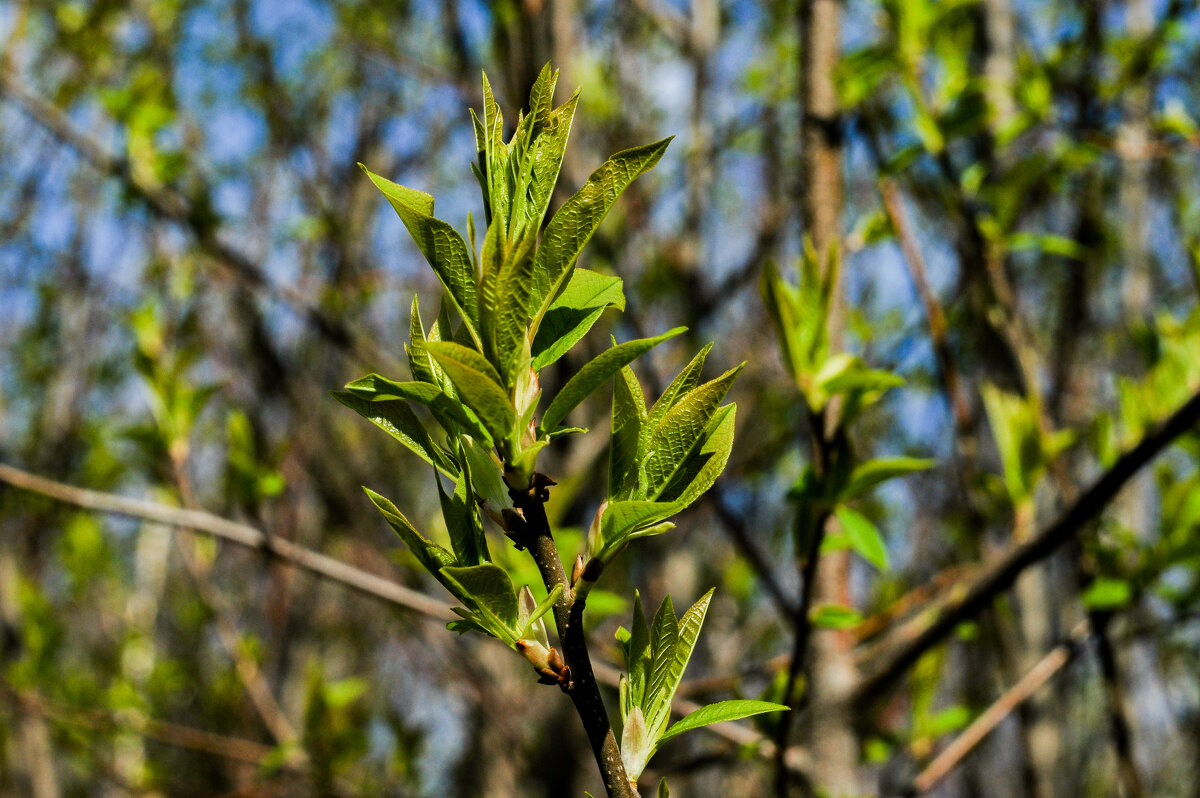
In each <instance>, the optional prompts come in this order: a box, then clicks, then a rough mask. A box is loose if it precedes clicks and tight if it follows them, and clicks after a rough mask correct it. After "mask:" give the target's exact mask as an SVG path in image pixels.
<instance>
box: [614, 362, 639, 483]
mask: <svg viewBox="0 0 1200 798" xmlns="http://www.w3.org/2000/svg"><path fill="white" fill-rule="evenodd" d="M647 420H648V419H647V416H646V398H645V395H644V394H643V393H642V386H641V384H640V383H639V382H638V379H637V376H636V375H635V374H634V373H633V369H631V368H630V367H629V366H625V367H624V368H622V369H621V371H620V372H619V373H618V374H617V375H616V377H615V378H614V379H613V408H612V438H611V443H610V445H609V446H610V448H609V472H608V473H609V476H608V496H609V498H611V499H626V498H629V497H630V496H632V495H633V492H634V490H635V489H636V487H637V467H636V466H637V456H638V445H639V444H638V441H639V439H640V438H641V436H642V430H643V428H644V427H645V425H646V423H647Z"/></svg>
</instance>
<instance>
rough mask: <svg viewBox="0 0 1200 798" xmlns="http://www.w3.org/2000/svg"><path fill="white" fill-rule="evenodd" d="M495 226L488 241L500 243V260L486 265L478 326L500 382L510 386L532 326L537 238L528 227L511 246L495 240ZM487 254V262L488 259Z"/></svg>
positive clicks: (504, 385) (486, 245) (486, 244)
mask: <svg viewBox="0 0 1200 798" xmlns="http://www.w3.org/2000/svg"><path fill="white" fill-rule="evenodd" d="M496 229H497V228H496V227H495V226H493V227H492V229H491V230H489V231H488V240H487V242H485V244H484V247H485V250H486V249H487V248H488V246H489V244H491V245H495V246H500V247H501V248H502V251H501V252H500V253H499V257H498V260H499V262H498V263H497V264H496V265H495V266H494V267H490V268H486V267H485V269H484V274H483V281H482V283H481V284H480V289H479V292H480V293H479V296H480V302H479V326H480V333H481V334H482V336H483V343H484V351H485V352H487V353H488V356H489V359H490V361H491V362H492V363H495V364H497V366H498V368H499V372H500V376H501V377H502V380H501V381H500V384H501V385H502V386H503V387H504V388H505V389H510V388H511V387H512V385H513V383H514V381H515V376H516V369H517V368H519V367H520V366H521V365H522V363H521V360H522V359H523V358H522V355H523V354H524V348H525V343H526V332H527V329H528V326H529V316H530V315H531V313H532V311H533V309H532V308H531V307H530V301H531V299H530V296H531V294H530V292H531V289H532V285H533V283H532V275H533V247H534V244H535V243H536V242H537V229H536V228H530V229H528V230H526V231H525V232H524V233H523V234H522V235H521V236H520V237H519V238H518V239H516V240H515V241H513V242H512V245H511V246H508V245H507V244H506V243H504V242H501V243H500V244H498V245H496V244H494V243H493V241H494V236H493V235H492V233H493V231H494V230H496ZM487 261H488V257H486V256H485V258H484V262H485V263H487Z"/></svg>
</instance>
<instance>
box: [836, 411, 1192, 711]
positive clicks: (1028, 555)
mask: <svg viewBox="0 0 1200 798" xmlns="http://www.w3.org/2000/svg"><path fill="white" fill-rule="evenodd" d="M1198 421H1200V392H1197V393H1195V394H1193V395H1192V397H1191V398H1190V399H1188V401H1187V402H1185V403H1184V404H1183V406H1182V407H1180V408H1179V409H1178V410H1176V411H1175V412H1174V413H1173V414H1172V415H1171V416H1170V417H1169V418H1168V419H1167V420H1166V421H1164V422H1163V423H1162V424H1160V425H1158V426H1157V427H1155V428H1154V429H1152V430H1150V431H1149V432H1147V433H1146V434H1145V435H1144V436H1143V437H1142V439H1141V441H1140V442H1139V443H1138V444H1137V445H1136V446H1134V447H1133V448H1132V449H1130V450H1129V451H1128V452H1126V453H1125V454H1123V455H1122V456H1121V457H1120V458H1118V459H1117V461H1116V462H1115V463H1114V464H1113V465H1112V467H1111V468H1110V469H1109V470H1108V471H1106V472H1105V473H1104V474H1103V475H1102V476H1101V477H1100V478H1099V479H1097V480H1096V481H1095V482H1093V483H1092V485H1091V487H1089V488H1088V489H1087V490H1086V491H1084V492H1083V494H1082V495H1080V496H1079V498H1078V499H1076V500H1075V501H1074V502H1073V503H1072V504H1071V505H1070V506H1069V507H1068V508H1067V509H1066V511H1065V512H1063V513H1062V514H1061V515H1060V516H1059V517H1058V519H1057V520H1055V521H1054V522H1053V523H1051V524H1050V525H1049V526H1047V527H1045V528H1044V529H1042V530H1040V531H1039V532H1037V533H1036V534H1034V535H1033V536H1032V537H1030V538H1029V539H1028V540H1027V541H1025V542H1023V543H1019V544H1016V545H1013V546H1012V547H1011V548H1009V550H1008V551H1007V552H1006V553H1005V554H1003V555H1002V556H1000V557H999V558H997V559H996V560H995V561H994V562H993V563H991V564H990V565H985V566H983V567H982V568H981V569H980V570H979V572H978V574H977V575H976V576H974V577H972V578H971V579H970V581H969V582H967V583H966V584H964V585H963V587H962V589H961V590H960V591H958V594H957V596H956V597H954V598H952V599H951V600H950V601H948V602H947V603H946V606H945V607H944V608H943V609H941V610H940V611H939V612H938V613H937V614H936V615H935V616H934V617H933V618H932V619H931V620H929V621H928V625H926V626H925V627H924V628H923V629H921V630H920V631H918V632H916V633H915V634H912V635H911V636H910V637H908V639H905V640H901V641H900V642H899V643H898V644H896V645H894V646H889V645H888V643H887V641H885V642H884V644H883V645H882V647H880V648H878V649H876V650H877V651H878V652H879V653H878V654H876V655H874V656H872V657H870V658H869V659H868V661H867V663H866V668H867V670H866V671H865V672H864V674H863V677H862V679H861V680H860V681H859V683H858V686H857V687H856V689H855V691H854V700H855V701H856V702H858V703H861V702H863V701H869V700H871V699H873V698H875V697H876V696H877V695H878V694H879V693H880V692H881V691H883V690H884V689H886V687H887V686H888V685H889V684H890V683H891V682H892V681H893V680H894V679H895V678H896V677H898V676H899V675H900V674H901V673H903V672H904V671H905V670H906V669H907V668H908V667H909V666H910V665H912V664H913V663H914V662H916V660H917V659H918V658H919V657H920V656H921V655H922V654H923V653H925V652H926V651H928V650H929V649H930V648H932V647H933V646H935V645H937V644H938V643H940V642H941V641H942V640H944V639H945V638H946V637H947V636H948V635H949V634H950V633H951V632H953V631H954V628H955V627H956V626H958V624H960V623H962V622H963V621H966V620H969V619H971V618H973V617H974V616H975V615H977V614H978V613H979V612H981V611H982V610H984V609H986V608H987V607H988V606H990V605H991V603H992V601H993V600H994V599H995V598H996V596H998V595H999V594H1000V593H1002V592H1003V591H1005V590H1007V589H1008V588H1009V587H1011V586H1012V584H1013V582H1015V581H1016V578H1017V577H1018V576H1019V575H1020V574H1021V573H1022V572H1023V571H1024V570H1025V569H1026V568H1028V567H1030V566H1031V565H1036V564H1037V563H1039V562H1041V561H1042V560H1044V559H1045V558H1046V557H1048V556H1050V555H1051V554H1053V553H1054V552H1055V551H1056V550H1057V549H1058V548H1059V547H1060V546H1061V545H1063V544H1064V543H1067V542H1068V541H1070V540H1073V539H1074V538H1075V536H1076V535H1077V534H1078V533H1079V532H1080V530H1082V529H1083V527H1084V526H1086V525H1087V524H1088V523H1089V522H1091V521H1092V520H1094V519H1095V518H1096V517H1097V516H1099V515H1100V513H1101V512H1103V510H1104V509H1105V508H1106V507H1107V506H1108V504H1109V502H1111V501H1112V500H1113V498H1114V497H1115V496H1116V495H1117V493H1118V492H1119V491H1120V490H1121V488H1122V487H1124V485H1125V483H1126V482H1128V481H1129V480H1130V479H1131V478H1132V477H1133V476H1134V475H1135V474H1136V473H1137V472H1138V471H1139V470H1141V468H1142V467H1143V466H1145V465H1146V464H1147V463H1149V462H1150V461H1151V460H1153V459H1154V458H1155V457H1156V456H1158V454H1159V453H1160V452H1162V451H1163V450H1164V449H1165V448H1166V447H1167V446H1169V445H1170V444H1171V443H1172V442H1173V441H1174V440H1175V439H1176V438H1178V437H1180V436H1181V435H1183V434H1185V433H1187V432H1188V431H1190V430H1191V429H1193V428H1194V427H1195V426H1196V424H1197V422H1198Z"/></svg>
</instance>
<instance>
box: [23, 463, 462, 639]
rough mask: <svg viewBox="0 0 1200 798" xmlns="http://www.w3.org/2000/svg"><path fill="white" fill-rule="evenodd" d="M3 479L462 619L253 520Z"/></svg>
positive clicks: (28, 479) (31, 479)
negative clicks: (267, 530) (214, 540)
mask: <svg viewBox="0 0 1200 798" xmlns="http://www.w3.org/2000/svg"><path fill="white" fill-rule="evenodd" d="M0 482H5V483H8V484H9V485H12V486H13V487H16V488H20V489H22V490H27V491H30V492H32V493H38V494H41V495H43V496H47V497H49V498H52V499H56V500H58V501H61V502H65V503H67V504H73V505H75V506H76V507H83V508H85V509H88V510H97V511H99V512H104V513H113V514H115V515H123V516H126V517H129V518H140V519H143V520H146V521H155V522H157V523H160V524H166V525H168V526H173V527H180V528H183V529H191V530H194V531H196V532H203V533H205V534H208V535H212V536H214V537H218V538H221V539H222V540H227V541H229V542H231V543H236V544H238V545H239V546H245V547H246V548H250V549H256V550H258V551H261V552H264V553H265V554H268V555H270V556H273V557H276V558H278V559H279V560H282V561H283V562H286V563H289V564H291V565H294V566H296V567H297V568H301V569H303V570H305V571H308V572H309V573H312V574H316V575H317V576H320V577H323V578H325V579H329V580H331V581H333V582H338V583H340V584H342V585H345V586H346V587H348V588H350V589H352V590H356V591H358V592H359V593H363V594H365V595H368V596H372V597H374V598H377V599H382V600H384V601H386V602H388V603H390V604H395V605H397V606H401V607H405V608H407V609H410V610H413V611H415V612H419V613H421V614H423V615H428V616H429V617H431V618H435V619H437V620H453V619H455V618H457V617H458V616H456V615H455V614H454V613H452V612H451V611H450V608H449V606H447V605H446V604H444V603H442V602H440V601H438V600H436V599H433V598H430V597H429V596H426V595H425V594H424V593H420V592H418V591H416V590H412V589H411V588H407V587H404V586H403V585H398V584H396V583H395V582H392V581H390V580H388V579H385V578H384V577H381V576H376V575H375V574H372V573H368V572H366V571H363V570H362V569H360V568H355V567H354V566H352V565H348V564H346V563H344V562H340V561H338V560H335V559H333V558H332V557H328V556H326V555H324V554H321V553H319V552H315V551H312V550H311V549H306V548H304V547H303V546H298V545H296V544H295V543H292V542H290V541H287V540H282V539H280V538H277V537H273V536H271V535H267V534H266V533H265V532H263V531H262V530H259V529H256V528H255V527H252V526H250V525H248V524H240V523H237V522H235V521H229V520H227V519H225V518H221V517H220V516H218V515H213V514H212V513H207V512H203V511H200V510H181V509H179V508H177V507H170V506H168V505H164V504H158V503H156V502H150V501H145V500H143V499H133V498H129V497H126V496H116V495H113V494H111V493H100V492H98V491H92V490H86V489H84V488H77V487H75V486H73V485H67V484H64V483H62V482H55V481H54V480H50V479H46V478H45V477H39V476H37V475H36V474H30V473H29V472H27V471H22V470H21V469H19V468H14V467H13V466H10V465H6V464H4V463H0Z"/></svg>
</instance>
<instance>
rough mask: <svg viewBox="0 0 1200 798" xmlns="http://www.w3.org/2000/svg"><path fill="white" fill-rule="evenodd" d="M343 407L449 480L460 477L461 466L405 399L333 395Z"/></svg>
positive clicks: (332, 392)
mask: <svg viewBox="0 0 1200 798" xmlns="http://www.w3.org/2000/svg"><path fill="white" fill-rule="evenodd" d="M330 393H331V394H332V395H333V398H334V399H337V400H338V401H339V402H341V403H342V404H344V405H345V406H346V407H348V408H350V409H351V410H353V411H354V412H356V413H358V414H359V415H360V416H362V417H363V418H365V419H367V420H368V421H370V422H371V423H372V424H374V425H375V426H377V427H379V428H380V429H381V430H383V431H384V432H386V433H387V434H388V435H391V436H392V437H393V438H395V439H396V440H398V441H400V442H401V443H403V444H404V445H405V446H407V447H408V448H409V449H410V450H411V451H412V452H413V453H414V454H416V455H417V456H418V457H420V458H421V459H422V460H424V461H425V462H426V463H429V464H430V465H431V466H433V467H434V468H436V469H438V470H439V471H441V472H442V473H443V474H446V475H447V476H449V477H452V478H457V477H458V466H457V465H456V464H455V462H454V460H453V459H451V458H450V456H449V455H447V454H446V453H445V452H444V451H443V450H442V449H441V447H439V446H438V445H437V444H435V443H434V442H433V439H432V438H430V437H429V433H428V432H426V431H425V427H424V425H423V424H421V420H420V419H419V418H417V415H416V413H414V412H413V411H412V408H411V407H409V406H408V402H406V401H404V400H403V399H376V400H371V399H364V398H363V397H361V396H358V395H356V394H353V393H350V392H349V391H330Z"/></svg>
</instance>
